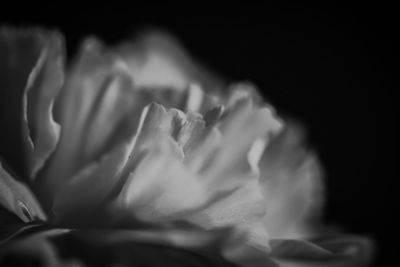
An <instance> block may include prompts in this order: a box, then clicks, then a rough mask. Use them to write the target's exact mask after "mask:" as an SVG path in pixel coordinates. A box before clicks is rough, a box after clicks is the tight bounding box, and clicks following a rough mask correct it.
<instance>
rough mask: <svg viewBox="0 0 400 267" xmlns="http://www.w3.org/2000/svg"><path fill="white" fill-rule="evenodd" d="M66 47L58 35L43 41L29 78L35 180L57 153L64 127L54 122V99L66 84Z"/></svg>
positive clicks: (27, 113)
mask: <svg viewBox="0 0 400 267" xmlns="http://www.w3.org/2000/svg"><path fill="white" fill-rule="evenodd" d="M63 60H64V47H63V40H62V38H61V37H60V36H59V35H58V34H53V35H51V36H49V37H48V38H45V41H43V48H42V50H41V54H40V57H39V58H38V60H37V62H36V65H35V67H34V69H33V70H32V72H31V73H30V75H29V79H28V82H27V86H26V88H25V93H24V99H23V101H24V102H23V112H24V114H23V115H24V123H25V132H24V134H25V135H26V136H25V138H24V140H26V147H27V154H28V161H29V162H28V164H29V166H28V168H29V175H30V177H31V178H34V177H35V176H36V173H37V172H38V170H39V169H40V168H42V167H43V165H44V164H45V161H46V160H47V159H48V157H49V156H50V154H51V153H52V152H53V151H54V149H55V147H56V145H57V142H58V138H59V134H60V126H59V125H58V124H57V123H56V122H55V121H54V119H53V104H54V99H55V97H56V95H57V93H58V91H59V89H60V88H61V86H62V84H63V82H64V80H63V79H64V69H63V63H64V62H63Z"/></svg>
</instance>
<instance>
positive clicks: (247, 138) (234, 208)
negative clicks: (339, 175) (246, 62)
mask: <svg viewBox="0 0 400 267" xmlns="http://www.w3.org/2000/svg"><path fill="white" fill-rule="evenodd" d="M0 57H1V58H2V61H1V63H0V73H1V78H0V88H1V89H0V90H1V91H0V92H1V98H0V99H1V100H0V102H1V109H0V123H1V125H2V129H4V130H2V133H1V136H0V155H1V166H0V204H1V206H0V207H1V209H0V212H1V216H2V218H4V219H2V221H1V223H0V226H1V227H2V228H1V229H2V230H1V231H0V233H1V241H0V242H1V243H0V250H1V252H0V262H3V263H4V264H10V263H15V262H13V261H15V260H18V259H19V260H28V261H29V260H39V261H40V264H43V265H45V266H115V265H114V264H129V265H130V264H135V263H136V264H148V265H151V264H153V265H151V266H154V264H159V263H160V262H161V263H162V264H164V265H165V264H166V263H167V262H168V264H175V265H176V264H182V265H184V266H189V265H190V264H194V263H195V262H197V263H203V264H205V265H207V266H210V264H214V265H215V266H222V265H223V264H225V265H226V266H231V265H232V266H233V265H239V266H359V264H364V263H366V262H367V261H368V257H367V256H368V254H369V250H370V244H369V242H368V240H367V239H364V238H360V237H352V236H339V235H334V237H330V238H327V237H326V236H324V233H326V232H327V230H324V229H323V228H322V227H321V226H319V225H318V224H317V220H316V219H317V217H318V214H319V210H320V209H321V203H322V194H323V191H322V188H323V184H322V180H321V172H322V171H321V167H320V164H319V162H318V159H317V156H316V154H315V153H314V152H312V151H310V150H309V149H306V148H305V146H304V144H303V141H302V134H301V130H300V128H299V126H296V125H295V124H294V123H291V122H290V121H284V120H282V119H281V118H280V117H279V116H278V115H277V113H276V111H275V109H274V108H273V107H272V106H271V105H269V104H267V103H265V102H264V101H263V98H262V97H261V96H260V95H259V94H258V92H257V90H256V89H255V87H254V86H253V85H252V84H250V83H237V84H233V85H226V83H225V82H224V81H223V80H221V79H219V78H217V77H216V76H214V75H213V74H211V73H209V72H207V71H206V70H205V69H204V68H202V67H200V66H197V65H195V64H194V63H193V62H192V60H191V59H190V58H189V57H188V56H187V55H186V53H185V52H183V50H182V49H181V48H179V46H178V45H177V44H176V42H175V41H174V40H173V39H172V38H171V37H169V36H168V35H166V34H160V33H156V34H155V33H153V34H147V35H144V36H142V37H141V38H139V39H138V40H137V41H136V42H134V43H131V44H124V45H120V46H117V47H115V48H112V49H111V48H106V47H104V46H103V45H102V44H101V43H100V42H99V41H97V40H96V39H94V38H89V39H88V40H86V41H85V42H84V43H83V45H82V48H81V50H80V53H79V55H78V56H77V58H76V59H75V61H73V62H72V63H70V65H69V66H68V68H66V69H65V63H64V60H65V55H64V43H63V39H62V36H61V35H60V34H59V33H57V32H53V31H45V30H41V29H27V30H16V29H10V28H3V29H2V30H1V32H0ZM317 236H319V238H317ZM172 248H173V249H174V250H175V253H177V252H176V251H179V253H177V254H172V255H171V252H170V251H169V250H170V249H172ZM131 253H134V255H131ZM148 253H151V254H153V253H157V254H156V255H157V257H158V256H160V258H154V257H143V255H146V254H148ZM363 253H364V254H366V255H363ZM13 255H14V256H15V255H17V256H18V257H14V256H13ZM20 255H23V256H24V257H22V258H20ZM94 255H96V256H94ZM174 255H175V256H174ZM190 257H192V258H193V257H198V258H197V261H195V262H194V261H193V259H192V258H190ZM189 258H190V259H189ZM17 263H18V262H17ZM197 263H196V264H197ZM196 266H198V265H196Z"/></svg>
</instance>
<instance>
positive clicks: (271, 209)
mask: <svg viewBox="0 0 400 267" xmlns="http://www.w3.org/2000/svg"><path fill="white" fill-rule="evenodd" d="M302 136H303V133H302V132H301V131H300V129H299V128H298V127H296V126H294V125H292V124H288V125H287V126H286V128H285V129H284V131H283V132H282V133H281V134H280V135H279V136H277V137H276V138H274V139H273V141H272V143H271V144H270V145H269V146H268V148H267V149H266V151H265V153H264V155H263V157H262V159H261V163H260V168H261V179H262V183H263V187H264V192H265V197H266V202H267V205H268V207H267V213H266V216H265V223H266V227H267V229H268V232H269V233H270V235H271V237H274V238H304V237H309V236H310V235H312V234H313V231H315V229H313V228H314V227H316V226H315V225H314V224H315V218H317V217H318V216H319V213H320V209H321V205H322V193H323V192H322V180H321V179H322V171H321V168H320V165H319V162H318V160H317V158H316V156H315V154H314V153H313V152H310V151H308V150H307V149H306V148H305V147H304V144H303V142H302V141H303V140H302Z"/></svg>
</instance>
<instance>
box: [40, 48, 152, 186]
mask: <svg viewBox="0 0 400 267" xmlns="http://www.w3.org/2000/svg"><path fill="white" fill-rule="evenodd" d="M124 68H125V67H124V65H123V63H122V62H121V61H120V60H118V58H117V57H116V56H115V55H113V54H111V53H107V52H106V51H104V49H103V48H101V45H100V44H99V43H97V42H96V41H94V40H88V41H87V42H86V43H85V44H84V45H83V48H82V51H81V56H80V57H79V58H78V60H77V62H76V63H75V65H73V67H72V69H71V71H70V72H69V73H68V77H67V82H66V84H65V86H64V88H63V89H62V91H61V95H60V98H59V102H57V103H56V107H55V108H56V111H57V119H58V121H60V124H61V125H62V127H63V128H62V132H61V138H60V144H59V146H58V147H57V150H56V152H55V154H54V156H53V157H52V160H51V162H50V164H49V167H48V168H47V169H46V170H45V172H44V174H43V178H42V179H43V181H42V182H44V184H45V187H46V189H45V190H46V191H47V192H54V190H57V189H58V188H59V187H60V186H61V185H62V184H63V183H65V182H68V179H69V178H71V177H72V176H73V175H75V174H76V172H78V171H79V170H80V169H81V168H83V167H85V166H86V165H87V164H90V163H92V162H94V161H97V160H99V159H100V157H101V155H102V154H104V153H107V152H108V151H110V150H111V149H112V148H113V147H114V146H115V145H118V144H120V143H123V142H125V141H126V140H128V139H130V138H131V136H132V133H134V132H135V130H136V126H137V121H138V119H139V114H138V112H137V111H138V110H141V109H140V108H141V106H140V105H144V104H140V105H138V106H137V105H136V102H137V101H139V102H140V101H141V99H135V95H134V93H133V90H132V84H131V80H130V78H129V76H128V75H127V74H126V71H125V69H124Z"/></svg>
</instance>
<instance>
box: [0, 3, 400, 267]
mask: <svg viewBox="0 0 400 267" xmlns="http://www.w3.org/2000/svg"><path fill="white" fill-rule="evenodd" d="M0 14H1V17H0V21H1V23H2V24H4V23H8V24H11V25H19V26H26V25H39V26H45V27H49V28H57V29H59V30H60V31H61V32H63V33H64V34H65V37H66V41H67V47H68V53H69V56H71V55H72V54H73V53H74V52H75V51H76V49H77V47H78V45H79V43H80V41H81V40H82V39H83V38H84V37H85V36H87V35H89V34H94V35H96V36H98V37H99V38H100V39H102V40H104V41H105V42H106V43H108V44H114V43H118V42H120V41H123V40H124V39H125V38H127V37H130V36H131V34H132V33H135V32H136V31H137V29H139V28H140V27H143V26H157V27H161V28H164V29H166V30H168V31H170V32H171V33H173V34H174V35H175V36H177V37H178V39H180V40H181V41H182V43H183V44H184V45H185V46H186V48H188V50H189V52H190V53H191V54H194V55H195V56H196V57H197V58H199V59H201V60H202V62H204V63H206V65H207V66H211V67H212V68H213V70H216V71H217V72H218V73H220V74H222V75H223V76H224V77H226V78H228V79H229V80H232V81H234V80H239V81H240V80H250V81H253V82H254V83H255V84H256V85H258V87H259V88H260V89H261V90H262V92H263V94H264V95H266V96H267V97H268V98H269V99H270V101H271V102H272V103H273V104H274V105H275V106H276V107H277V108H278V110H281V111H282V112H284V113H286V114H290V115H292V116H294V117H295V118H297V119H299V120H300V121H302V122H303V123H304V124H305V126H306V128H307V129H308V132H309V135H308V140H309V142H310V143H311V145H312V146H313V147H315V148H316V149H317V150H318V152H319V154H320V157H321V160H322V162H323V164H324V166H325V169H326V174H327V189H328V192H327V202H326V212H325V216H324V220H325V221H326V223H329V224H334V225H340V226H343V229H344V230H345V231H346V232H351V233H355V234H361V235H367V236H371V237H373V238H374V239H375V241H376V242H377V245H376V246H377V249H378V261H377V262H376V264H377V265H379V266H390V262H391V260H392V259H393V257H394V252H395V248H396V246H395V243H396V240H395V237H394V234H395V232H396V231H397V227H395V223H394V222H393V220H394V217H395V216H396V215H397V214H396V213H397V212H398V210H396V209H395V208H394V206H395V205H394V201H395V200H394V196H395V195H396V191H397V190H396V188H395V182H394V181H395V169H396V166H395V154H396V153H397V145H398V141H397V135H396V132H395V125H396V124H397V115H396V114H395V101H396V99H395V95H394V88H395V87H394V68H393V66H394V64H395V59H394V52H395V44H394V40H395V37H396V35H397V34H398V30H397V29H398V28H397V25H396V22H397V18H396V16H397V14H396V10H395V8H394V7H393V6H392V7H391V6H383V5H381V6H379V7H377V6H373V5H366V4H363V5H356V4H354V5H347V6H346V7H334V6H329V7H328V6H324V7H311V6H305V5H291V6H285V7H277V6H268V5H265V6H262V5H257V6H254V5H253V6H251V5H243V4H242V5H232V4H230V5H227V6H224V7H216V6H213V5H209V6H204V4H200V3H190V4H187V5H186V6H174V7H171V6H167V5H155V4H154V5H152V6H150V5H149V6H143V5H137V4H132V5H131V6H128V5H125V6H120V5H118V4H115V5H111V4H109V5H103V6H87V7H83V6H71V5H62V4H53V5H51V6H48V5H43V6H39V5H38V6H35V7H27V6H23V7H22V6H21V7H20V8H12V9H9V8H4V7H3V8H2V9H1V13H0ZM0 60H1V59H0Z"/></svg>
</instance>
